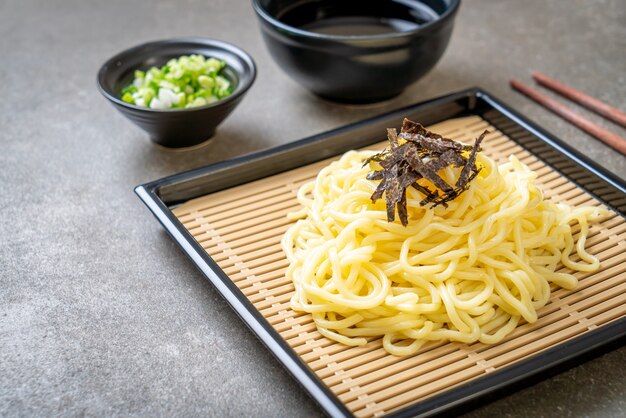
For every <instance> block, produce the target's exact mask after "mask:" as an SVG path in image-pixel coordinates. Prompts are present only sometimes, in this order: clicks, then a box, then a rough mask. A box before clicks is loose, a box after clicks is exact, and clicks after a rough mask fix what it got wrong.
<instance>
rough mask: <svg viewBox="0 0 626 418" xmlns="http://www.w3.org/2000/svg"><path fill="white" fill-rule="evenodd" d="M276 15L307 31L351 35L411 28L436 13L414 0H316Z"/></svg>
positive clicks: (432, 17)
mask: <svg viewBox="0 0 626 418" xmlns="http://www.w3.org/2000/svg"><path fill="white" fill-rule="evenodd" d="M277 18H278V19H279V20H280V21H281V22H283V23H286V24H287V25H289V26H293V27H296V28H299V29H303V30H307V31H311V32H316V33H321V34H327V35H344V36H346V35H347V36H354V35H379V34H384V33H394V32H407V31H411V30H414V29H417V28H419V27H420V26H421V25H423V24H425V23H428V22H431V21H433V20H435V19H437V18H438V14H437V13H436V12H435V11H434V10H433V9H432V8H430V7H429V6H427V5H426V4H424V3H422V2H420V1H415V0H413V1H410V0H408V1H401V0H395V1H394V0H317V1H304V2H297V3H296V4H294V5H293V6H292V7H290V8H288V9H286V10H285V11H283V12H282V13H281V14H280V15H279V16H277Z"/></svg>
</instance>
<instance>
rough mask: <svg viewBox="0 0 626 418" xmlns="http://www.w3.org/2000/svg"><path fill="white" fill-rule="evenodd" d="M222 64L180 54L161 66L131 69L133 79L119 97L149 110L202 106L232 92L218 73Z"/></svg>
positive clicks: (216, 60) (223, 63)
mask: <svg viewBox="0 0 626 418" xmlns="http://www.w3.org/2000/svg"><path fill="white" fill-rule="evenodd" d="M225 66H226V63H225V62H224V61H221V60H218V59H215V58H205V57H204V56H202V55H183V56H182V57H179V58H175V59H171V60H169V61H168V62H167V64H165V65H164V66H163V67H161V68H157V67H152V68H150V69H149V70H147V71H140V70H137V71H135V78H134V80H133V82H132V83H131V84H130V85H128V86H126V87H125V88H124V89H122V92H121V99H122V100H123V101H125V102H127V103H131V104H135V105H137V106H145V107H150V108H152V109H177V108H178V109H180V108H190V107H198V106H204V105H206V104H209V103H213V102H215V101H218V100H220V99H223V98H225V97H228V96H230V95H231V94H232V91H233V89H232V86H231V83H230V81H229V80H228V79H227V78H226V77H224V76H223V75H220V74H221V72H222V70H223V69H224V67H225Z"/></svg>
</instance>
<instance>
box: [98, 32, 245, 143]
mask: <svg viewBox="0 0 626 418" xmlns="http://www.w3.org/2000/svg"><path fill="white" fill-rule="evenodd" d="M190 54H199V55H204V56H206V57H213V58H217V59H220V60H223V61H225V62H226V67H224V69H223V70H222V73H221V74H222V75H223V76H224V77H226V78H228V79H229V81H230V82H231V84H232V85H233V93H232V94H231V95H230V96H228V97H225V98H223V99H221V100H218V101H216V102H213V103H210V104H208V105H206V106H201V107H194V108H189V109H168V110H157V109H150V108H147V107H141V106H136V105H133V104H130V103H126V102H124V101H122V100H121V99H120V96H121V95H120V92H121V91H122V89H123V88H124V87H126V86H127V85H128V84H130V83H132V81H133V78H134V72H135V70H147V69H149V68H151V67H161V66H163V65H164V64H165V63H167V61H169V60H170V59H172V58H178V57H180V56H181V55H190ZM255 77H256V67H255V65H254V61H253V60H252V58H251V57H250V56H249V55H248V54H247V53H246V52H245V51H243V50H242V49H240V48H238V47H236V46H234V45H231V44H228V43H226V42H222V41H216V40H212V39H202V38H191V39H170V40H163V41H156V42H149V43H145V44H143V45H139V46H136V47H133V48H130V49H127V50H126V51H123V52H120V53H119V54H117V55H115V56H114V57H113V58H111V59H109V60H108V61H107V62H105V63H104V65H102V67H101V68H100V71H98V88H99V89H100V92H101V93H102V94H103V95H104V97H106V98H107V99H109V101H110V102H111V103H113V105H114V106H115V107H116V108H117V110H119V111H120V112H122V114H123V115H124V116H126V117H127V118H128V119H130V120H131V121H133V122H134V123H135V124H137V125H138V126H139V127H140V128H142V129H143V130H145V131H146V132H147V133H148V134H149V135H150V138H151V139H152V141H154V142H156V143H157V144H160V145H163V146H166V147H170V148H181V147H189V146H192V145H197V144H199V143H201V142H204V141H206V140H207V139H209V138H210V137H211V136H213V134H214V133H215V128H216V127H217V126H218V125H219V124H220V123H221V122H222V121H223V120H224V119H226V117H227V116H228V115H229V114H230V112H232V111H233V109H234V108H235V107H236V106H237V105H238V104H239V102H240V101H241V99H242V98H243V96H244V95H245V93H246V92H247V91H248V89H249V88H250V86H251V85H252V83H253V82H254V79H255Z"/></svg>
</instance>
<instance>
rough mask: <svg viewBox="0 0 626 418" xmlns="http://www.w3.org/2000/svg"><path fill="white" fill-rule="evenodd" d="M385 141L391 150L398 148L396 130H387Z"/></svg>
mask: <svg viewBox="0 0 626 418" xmlns="http://www.w3.org/2000/svg"><path fill="white" fill-rule="evenodd" d="M387 139H388V140H389V145H390V146H391V149H392V150H393V149H394V148H396V147H397V146H398V131H397V130H396V128H387Z"/></svg>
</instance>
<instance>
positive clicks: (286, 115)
mask: <svg viewBox="0 0 626 418" xmlns="http://www.w3.org/2000/svg"><path fill="white" fill-rule="evenodd" d="M176 36H205V37H213V38H218V39H223V40H227V41H230V42H233V43H235V44H237V45H240V46H241V47H243V48H244V49H246V50H247V51H248V52H250V53H251V54H252V55H253V56H254V58H255V60H256V62H257V64H258V70H259V76H258V79H257V81H256V84H255V85H254V86H253V88H252V90H251V91H250V93H249V95H248V97H247V98H246V99H245V100H244V102H243V103H242V105H241V107H240V108H238V109H237V110H236V111H235V113H234V114H233V115H232V116H231V117H230V118H229V119H228V120H227V121H226V122H225V123H224V124H223V125H222V126H221V128H220V129H219V131H218V134H217V135H216V136H215V139H214V140H213V141H212V142H211V143H210V144H209V145H207V146H206V147H204V148H202V149H199V150H196V151H194V152H172V151H168V150H164V149H161V148H158V147H156V146H154V145H152V144H151V143H150V142H149V141H148V140H147V138H146V137H145V135H144V134H143V132H141V131H140V130H138V129H136V128H135V127H134V126H132V125H131V124H130V123H129V122H128V121H126V120H125V119H124V118H122V116H121V115H119V114H117V113H116V112H115V110H114V109H113V108H112V107H111V106H110V105H109V104H108V103H107V102H106V100H105V99H104V98H102V97H101V96H100V95H99V93H98V92H97V90H96V86H95V75H96V72H97V70H98V67H99V66H100V64H101V63H102V62H103V61H104V60H105V59H106V58H108V57H109V56H111V55H113V54H114V53H116V52H118V51H120V50H122V49H125V48H127V47H129V46H131V45H134V44H138V43H141V42H144V41H148V40H153V39H159V38H168V37H176ZM625 60H626V5H625V4H624V2H623V0H613V1H600V0H597V1H587V0H576V1H565V0H562V1H550V2H546V1H543V0H533V1H524V2H521V1H513V0H510V1H498V2H496V1H488V0H466V1H464V2H463V4H462V7H461V11H460V13H459V16H458V20H457V26H456V28H455V33H454V37H453V40H452V42H451V45H450V47H449V49H448V51H447V52H446V54H445V56H444V58H443V59H442V61H441V62H440V63H439V65H438V66H437V67H436V69H435V70H434V71H432V72H431V73H430V74H429V75H428V76H426V77H425V78H424V79H422V80H421V81H419V82H418V83H417V84H415V85H413V86H411V87H410V88H409V89H408V90H407V91H406V92H405V93H404V94H403V95H401V96H400V97H398V98H396V99H394V100H391V101H389V102H386V103H383V104H378V105H371V106H343V105H337V104H333V103H329V102H325V101H322V100H320V99H317V98H316V97H314V96H312V95H310V94H309V93H307V92H306V91H304V90H303V89H302V88H300V87H299V86H297V85H296V84H294V83H293V82H292V81H291V80H289V79H288V78H287V77H286V76H285V75H284V74H283V73H282V72H281V71H280V69H279V68H277V66H276V65H275V64H274V63H273V62H272V60H271V58H270V57H269V55H268V53H267V51H266V49H265V47H264V45H263V44H262V42H261V39H260V36H259V30H258V26H257V22H256V21H255V17H254V15H253V13H252V10H251V6H250V2H249V1H247V0H229V1H225V0H219V1H208V0H205V1H192V0H186V1H177V2H175V1H169V2H168V1H159V2H148V1H133V2H129V1H122V0H115V1H113V0H112V1H106V2H95V1H80V0H63V1H56V2H47V1H43V0H42V1H39V2H34V1H32V0H19V1H18V0H2V1H0V63H1V65H0V93H1V94H0V211H1V221H0V240H1V241H0V242H1V245H0V415H7V416H17V415H46V416H51V415H69V416H75V415H144V416H146V415H177V416H190V415H213V416H242V415H256V416H268V417H269V416H315V415H320V411H319V409H317V407H316V406H315V405H314V403H313V402H312V401H311V400H309V398H308V397H307V395H306V394H305V393H304V392H303V391H302V390H301V389H300V388H299V387H298V385H297V384H296V383H295V382H294V381H293V380H292V379H291V378H290V377H289V376H288V375H287V373H286V372H284V371H283V369H282V368H281V366H280V365H279V364H278V362H277V361H275V360H274V359H273V357H272V356H271V355H270V354H268V352H267V351H266V350H265V349H264V348H263V347H262V346H261V344H260V343H259V342H257V340H256V339H255V338H254V336H253V335H252V334H251V333H250V332H249V331H248V330H247V328H246V327H245V326H244V325H243V324H242V323H241V322H240V321H239V319H238V318H237V317H236V315H235V314H234V313H233V312H232V311H231V310H230V309H229V307H228V306H227V305H226V303H225V302H224V301H223V300H222V299H221V298H220V297H219V296H218V295H217V293H216V292H215V291H214V290H213V288H212V287H211V286H210V285H209V284H208V283H207V282H206V281H205V280H204V279H203V277H202V276H201V275H200V273H199V272H198V271H196V270H195V268H194V267H193V266H192V265H191V263H190V262H189V261H188V260H187V259H186V258H185V257H184V256H183V254H182V253H181V252H180V251H179V250H178V249H177V247H176V246H175V245H174V243H173V242H172V241H171V240H170V239H169V238H168V237H167V236H166V235H165V233H164V232H163V231H162V229H161V227H160V226H159V225H158V224H157V222H155V220H154V219H153V218H152V216H150V215H149V213H148V212H147V210H146V209H145V208H144V207H143V206H142V205H141V204H140V202H139V200H138V199H137V198H136V197H135V196H134V195H133V193H132V189H133V187H134V186H135V185H137V184H139V183H142V182H145V181H149V180H153V179H156V178H160V177H162V176H166V175H170V174H173V173H176V172H179V171H181V170H187V169H190V168H194V167H198V166H201V165H205V164H208V163H211V162H214V161H218V160H221V159H224V158H226V157H232V156H235V155H239V154H242V153H244V152H249V151H254V150H259V149H262V148H267V147H270V146H273V145H277V144H282V143H285V142H289V141H291V140H294V139H297V138H300V137H303V136H307V135H310V134H313V133H316V132H320V131H324V130H327V129H329V128H333V127H337V126H340V125H343V124H345V123H348V122H352V121H356V120H359V119H362V118H365V117H367V116H371V115H375V114H377V113H381V112H383V111H386V110H389V109H392V108H396V107H399V106H402V105H407V104H410V103H414V102H417V101H421V100H424V99H427V98H430V97H434V96H436V95H440V94H444V93H448V92H451V91H454V90H458V89H462V88H465V87H470V86H476V85H478V86H481V87H483V88H485V89H487V90H488V91H490V92H492V93H493V94H494V95H496V96H497V97H499V98H501V99H503V100H504V101H505V102H508V103H510V104H511V105H513V106H514V107H515V108H517V109H519V110H520V111H521V112H522V113H524V114H526V115H528V116H529V117H530V118H531V119H533V120H534V121H536V122H538V123H539V124H540V125H542V126H544V127H545V128H547V129H548V130H549V131H551V132H553V133H554V134H556V135H557V136H559V137H561V138H564V139H566V140H567V141H569V142H570V143H571V144H572V145H573V146H574V147H575V148H577V149H578V150H580V151H582V152H584V153H585V154H587V155H589V156H590V157H591V158H593V159H595V160H596V161H600V162H602V164H603V165H604V166H605V167H607V169H609V170H611V171H613V172H614V173H616V174H617V175H619V176H621V177H622V178H626V165H625V159H624V157H622V156H620V155H619V154H617V153H616V152H614V151H612V150H610V149H608V148H607V147H605V146H604V145H602V144H600V143H599V142H598V141H595V140H594V139H592V138H590V137H589V136H587V135H585V134H584V133H581V132H580V131H578V130H577V129H575V128H573V127H571V126H570V125H568V124H567V123H565V122H563V121H561V120H560V119H558V118H557V117H555V116H553V115H551V114H550V113H548V112H547V111H545V110H543V109H541V108H540V107H538V106H537V105H535V104H533V103H531V102H530V101H528V100H527V99H525V98H524V97H521V96H519V95H517V94H516V93H513V92H512V91H511V90H510V89H509V87H508V84H507V82H508V80H509V79H510V78H512V77H516V78H519V79H521V80H524V81H527V82H529V81H530V72H531V71H533V70H540V71H543V72H545V73H546V74H549V75H552V76H554V77H557V78H559V79H561V80H563V81H565V82H567V83H570V84H572V85H574V86H578V87H579V88H580V89H581V90H583V91H586V92H588V93H590V94H592V95H594V96H596V97H598V98H600V99H602V100H605V101H606V102H608V103H610V104H612V105H614V106H616V107H618V108H622V109H624V108H626V78H625V77H626V61H625ZM590 118H591V119H593V120H595V121H597V122H599V123H600V124H601V125H604V126H606V127H608V128H610V129H613V130H614V131H616V132H618V133H620V134H621V135H624V136H626V133H625V131H624V130H620V129H617V128H616V127H615V126H614V125H611V124H610V123H608V122H605V121H604V120H602V119H601V118H599V117H596V116H593V115H592V116H590ZM625 364H626V349H625V348H621V349H618V350H615V351H613V352H611V353H609V354H607V355H604V356H602V357H600V358H597V359H595V360H592V361H590V362H588V363H585V364H583V365H581V366H578V367H576V368H574V369H572V370H570V371H568V372H566V373H563V374H560V375H557V376H556V377H553V378H551V379H549V380H546V381H544V382H542V383H539V384H537V385H535V386H532V387H530V388H527V389H525V390H522V391H520V392H517V393H514V394H512V395H510V396H508V397H506V398H503V399H501V400H498V401H496V402H494V403H492V404H489V405H486V406H484V407H482V408H480V409H477V410H475V411H473V412H471V413H470V416H474V417H486V416H503V415H507V416H528V415H536V416H537V415H544V416H580V415H586V416H624V415H626V377H625V374H624V366H625Z"/></svg>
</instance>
